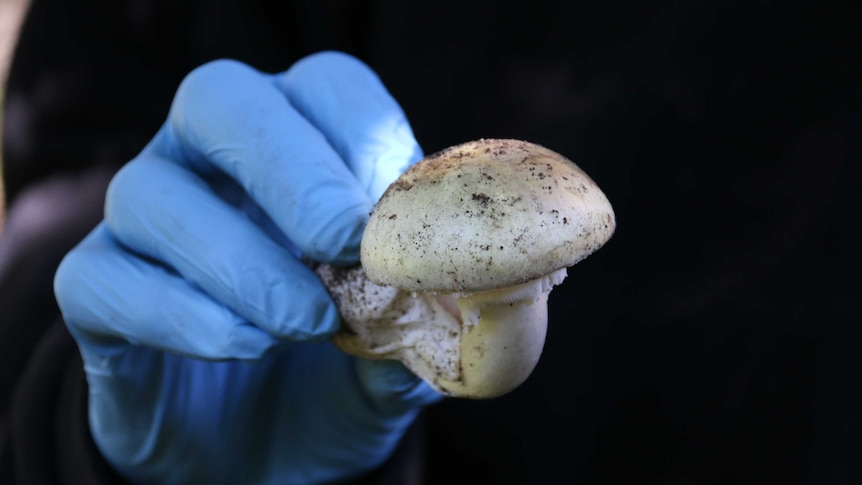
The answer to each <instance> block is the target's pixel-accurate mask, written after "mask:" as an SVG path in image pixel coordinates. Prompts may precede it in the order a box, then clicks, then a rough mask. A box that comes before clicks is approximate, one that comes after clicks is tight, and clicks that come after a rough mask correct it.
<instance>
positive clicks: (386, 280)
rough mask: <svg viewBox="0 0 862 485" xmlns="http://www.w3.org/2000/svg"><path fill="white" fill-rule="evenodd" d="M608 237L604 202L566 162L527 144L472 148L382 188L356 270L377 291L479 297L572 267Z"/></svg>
mask: <svg viewBox="0 0 862 485" xmlns="http://www.w3.org/2000/svg"><path fill="white" fill-rule="evenodd" d="M615 227H616V219H615V216H614V211H613V208H612V207H611V204H610V202H609V201H608V199H607V197H606V196H605V194H604V193H603V192H602V191H601V189H599V187H598V185H596V183H595V182H593V180H592V179H591V178H590V177H589V176H588V175H587V174H586V173H584V171H583V170H581V169H580V168H579V167H578V166H577V165H575V164H574V163H573V162H571V161H570V160H568V159H567V158H565V157H563V156H562V155H560V154H558V153H556V152H554V151H551V150H548V149H547V148H544V147H542V146H540V145H536V144H533V143H529V142H525V141H520V140H503V139H486V140H477V141H472V142H468V143H464V144H461V145H456V146H454V147H451V148H448V149H446V150H443V151H441V152H439V153H436V154H434V155H430V156H428V157H426V158H425V159H424V160H422V161H421V162H420V163H418V164H416V165H414V166H412V167H411V168H410V169H408V170H407V171H406V172H405V173H404V174H402V176H401V177H400V178H399V179H398V181H396V182H395V183H393V184H392V185H391V186H390V187H389V189H388V190H387V191H386V193H384V194H383V197H382V198H381V199H380V201H379V202H378V204H377V205H376V206H375V208H374V211H373V212H372V214H371V218H370V220H369V222H368V226H367V228H366V230H365V233H364V237H363V239H362V247H361V260H362V266H363V267H364V268H365V271H366V272H367V274H368V277H369V278H370V279H371V280H372V281H374V282H375V283H377V284H381V285H386V286H394V287H397V288H400V289H403V290H406V291H417V292H418V291H422V292H443V293H451V292H467V293H469V292H479V291H485V290H492V289H496V288H502V287H508V286H512V285H517V284H520V283H524V282H527V281H530V280H535V279H537V278H540V277H542V276H545V275H548V274H550V273H553V272H554V271H556V270H558V269H561V268H565V267H569V266H572V265H574V264H576V263H577V262H578V261H580V260H582V259H584V258H585V257H587V256H589V255H590V254H591V253H593V252H594V251H595V250H597V249H599V248H600V247H601V246H602V245H603V244H604V243H605V242H607V240H608V239H610V237H611V236H612V234H613V232H614V229H615Z"/></svg>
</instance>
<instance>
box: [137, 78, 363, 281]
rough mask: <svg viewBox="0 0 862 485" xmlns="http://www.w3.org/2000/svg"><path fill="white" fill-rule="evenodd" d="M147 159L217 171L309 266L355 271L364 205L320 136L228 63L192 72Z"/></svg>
mask: <svg viewBox="0 0 862 485" xmlns="http://www.w3.org/2000/svg"><path fill="white" fill-rule="evenodd" d="M145 152H147V153H149V154H154V155H157V156H160V157H162V158H165V159H168V160H174V161H178V162H180V163H183V164H185V165H186V166H188V167H190V168H192V169H194V170H195V171H198V172H201V173H204V174H206V173H210V172H212V171H213V170H214V168H213V167H215V170H218V171H221V172H224V173H226V174H228V175H229V176H230V177H231V178H233V179H234V180H236V181H237V182H238V183H239V185H240V186H241V187H242V188H243V190H245V192H246V193H247V194H248V195H249V196H250V197H251V198H252V199H253V200H254V201H255V202H256V204H257V205H258V206H260V207H261V208H262V209H263V210H264V211H265V212H266V214H267V215H268V216H269V217H270V218H271V219H272V221H273V222H274V223H275V224H276V226H277V227H278V228H279V229H280V230H281V231H282V232H283V233H284V234H285V235H286V236H287V237H288V238H289V239H290V240H291V241H292V242H294V243H295V244H296V245H297V247H298V248H299V249H300V250H301V251H302V252H303V253H305V254H307V255H308V256H310V257H311V258H313V259H315V260H318V261H323V262H331V263H336V264H340V263H341V264H343V263H352V262H355V261H356V259H357V258H358V254H359V242H360V239H361V237H362V230H363V227H364V222H365V221H367V219H368V213H369V212H370V210H371V207H372V205H373V204H372V202H371V200H370V199H369V197H368V195H367V194H366V193H365V191H364V189H363V187H362V186H361V185H360V184H359V183H358V182H357V179H356V177H354V176H353V175H352V174H351V173H350V170H349V169H348V168H347V166H346V165H345V163H344V161H343V160H342V159H341V157H340V156H339V154H338V153H337V152H336V151H335V150H333V148H332V147H331V146H330V145H329V143H328V141H327V139H326V137H325V136H324V135H323V134H322V133H321V132H320V131H319V130H318V129H317V128H315V127H314V126H313V125H312V124H311V123H310V122H309V121H308V120H306V119H305V118H304V117H303V116H302V115H301V114H300V113H298V112H297V111H296V110H295V109H294V108H293V107H292V106H291V105H290V103H289V102H288V101H287V100H286V99H285V97H284V94H282V93H281V92H280V91H279V90H278V89H276V88H275V87H274V86H273V83H272V79H271V77H270V76H267V75H262V74H261V73H259V72H257V71H255V70H253V69H252V68H250V67H248V66H246V65H244V64H241V63H239V62H235V61H215V62H211V63H209V64H206V65H204V66H202V67H199V68H197V69H196V70H194V71H192V72H191V73H190V74H189V75H188V76H187V77H186V78H185V80H184V81H183V82H182V84H181V85H180V87H179V89H178V90H177V94H176V96H175V98H174V102H173V105H172V107H171V112H170V114H169V116H168V121H167V123H166V126H165V127H164V128H163V129H162V130H161V131H160V133H159V134H158V136H157V137H156V138H155V139H154V140H153V142H151V143H150V145H148V146H147V148H146V150H145Z"/></svg>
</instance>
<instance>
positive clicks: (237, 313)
mask: <svg viewBox="0 0 862 485" xmlns="http://www.w3.org/2000/svg"><path fill="white" fill-rule="evenodd" d="M420 156H421V152H420V149H419V147H418V145H417V143H416V141H415V140H414V138H413V135H412V132H411V130H410V127H409V125H408V123H407V121H406V120H405V116H404V114H403V112H402V111H401V109H400V108H399V106H398V105H397V104H396V102H395V101H394V100H393V99H392V98H391V97H390V95H389V94H388V92H387V91H386V90H385V88H384V87H383V86H382V84H381V83H380V81H379V79H378V78H377V76H376V75H375V74H374V73H372V72H371V71H370V70H369V69H368V68H367V67H366V66H364V65H363V64H361V63H360V62H359V61H357V60H355V59H353V58H351V57H349V56H347V55H344V54H339V53H321V54H317V55H314V56H310V57H308V58H305V59H303V60H301V61H300V62H298V63H297V64H295V65H294V66H293V67H291V68H290V69H289V70H288V71H286V72H284V73H281V74H277V75H270V74H262V73H260V72H257V71H255V70H254V69H252V68H250V67H248V66H245V65H243V64H241V63H238V62H234V61H216V62H212V63H210V64H206V65H204V66H202V67H200V68H198V69H196V70H195V71H193V72H192V73H191V74H190V75H189V76H188V77H187V78H186V79H185V80H184V81H183V83H182V84H181V86H180V87H179V89H178V91H177V94H176V97H175V99H174V102H173V105H172V107H171V110H170V113H169V115H168V119H167V121H166V123H165V124H164V125H163V127H162V128H161V130H160V131H159V132H158V134H157V135H156V136H155V138H154V139H153V140H152V141H151V142H150V143H149V144H148V146H147V147H146V148H145V149H144V150H143V151H142V153H141V154H140V155H138V156H137V157H136V158H135V159H134V160H132V161H131V162H129V163H128V164H127V165H126V166H125V167H123V168H122V169H121V170H120V172H119V173H118V174H117V175H116V177H115V178H114V179H113V180H112V182H111V185H110V187H109V189H108V194H107V197H106V203H105V219H104V221H103V223H101V224H100V225H99V226H98V227H97V228H96V229H95V230H94V231H93V232H92V233H91V234H90V235H89V236H88V237H87V238H86V239H85V240H84V241H82V242H81V243H80V245H79V246H78V247H77V248H75V249H74V250H73V251H71V252H70V253H69V254H68V255H67V256H66V258H65V259H64V261H63V263H62V264H61V266H60V268H59V269H58V272H57V274H56V278H55V292H56V295H57V299H58V302H59V305H60V308H61V310H62V313H63V316H64V318H65V320H66V323H67V325H68V327H69V330H70V331H71V333H72V335H73V336H74V338H75V339H76V342H77V343H78V346H79V348H80V351H81V354H82V356H83V359H84V365H85V370H86V373H87V378H88V383H89V413H90V426H91V429H92V434H93V437H94V438H95V441H96V443H97V445H98V447H99V448H100V450H101V451H102V453H103V454H104V456H105V457H106V458H107V459H108V460H109V462H110V463H112V464H113V466H114V467H115V468H116V469H117V470H119V471H120V472H121V473H122V474H123V475H125V476H127V477H129V478H130V479H132V480H133V481H137V482H142V483H184V484H189V483H207V484H218V483H231V484H236V483H243V484H252V483H303V484H307V483H317V482H322V481H330V480H334V479H343V478H351V477H355V476H357V475H359V474H362V473H364V472H367V471H369V470H371V469H373V468H375V467H377V466H378V465H380V464H381V463H382V462H383V461H384V460H385V459H386V458H387V457H388V456H389V455H390V454H391V452H392V451H393V450H394V448H395V446H396V445H397V443H398V441H399V439H400V438H401V437H402V435H403V433H404V432H405V430H406V428H407V427H408V426H409V425H410V423H411V422H412V420H413V419H414V418H415V416H416V415H417V413H418V412H419V410H420V409H421V407H422V406H424V405H427V404H429V403H432V402H435V401H436V400H438V399H439V398H440V395H438V394H437V393H435V392H434V391H432V390H431V389H430V388H429V387H428V386H427V385H426V384H424V383H423V382H421V381H420V380H418V379H417V378H416V377H414V376H413V375H412V374H410V373H409V372H408V371H406V370H405V369H404V368H403V367H402V366H401V365H400V364H397V363H394V362H391V361H365V360H359V359H355V358H352V357H349V356H347V355H345V354H343V353H342V352H340V351H339V350H337V349H336V348H334V347H333V346H332V345H331V344H330V343H328V342H327V337H328V336H330V335H331V334H332V333H333V332H334V331H335V330H336V329H337V327H338V325H339V316H338V312H337V310H336V308H335V305H334V303H333V302H332V301H331V299H330V297H329V295H328V293H327V291H326V289H325V288H324V287H323V285H322V283H321V282H320V280H319V279H318V278H317V277H316V275H315V274H314V273H313V272H312V271H311V270H310V269H309V268H308V267H307V266H306V265H304V264H303V263H302V262H301V261H300V257H301V256H302V257H307V258H311V259H313V260H316V261H320V262H328V263H333V264H349V263H354V262H356V261H357V260H358V251H359V242H360V239H361V235H362V231H363V228H364V223H365V222H366V220H367V218H368V214H369V211H370V210H371V208H372V206H373V203H374V201H376V200H377V198H378V197H379V196H380V195H381V194H382V192H383V191H384V189H385V188H386V186H387V185H388V184H389V183H390V182H391V181H392V180H394V178H395V177H396V176H397V175H398V174H399V173H400V172H401V171H402V170H404V169H405V168H406V167H407V166H408V165H409V164H410V163H412V162H415V161H416V160H418V159H419V158H420Z"/></svg>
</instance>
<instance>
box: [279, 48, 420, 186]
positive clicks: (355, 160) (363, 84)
mask: <svg viewBox="0 0 862 485" xmlns="http://www.w3.org/2000/svg"><path fill="white" fill-rule="evenodd" d="M275 84H276V86H277V87H279V89H281V90H282V91H283V92H284V94H285V95H286V96H287V99H288V100H289V101H290V104H291V105H293V106H294V107H295V108H296V109H297V110H298V111H299V112H300V113H301V114H302V115H303V116H304V117H305V118H306V119H308V120H310V121H311V123H312V124H314V126H316V127H317V128H318V129H319V130H320V131H321V132H323V134H324V135H325V136H326V139H327V140H328V141H329V143H330V145H332V147H333V148H335V150H336V151H337V152H338V153H339V154H340V155H341V157H342V158H343V159H344V161H345V162H346V163H347V165H348V166H349V167H350V170H351V171H352V172H353V173H354V175H355V176H356V178H358V179H359V181H360V183H361V184H362V186H363V187H364V188H365V190H366V193H368V195H369V196H370V197H371V198H372V200H377V199H378V198H380V196H381V195H382V194H383V192H384V191H385V190H386V188H387V187H388V186H389V184H390V183H392V181H393V180H395V179H396V178H397V177H398V175H400V174H401V172H403V171H404V170H405V169H406V168H407V167H408V166H409V165H410V164H412V163H414V162H416V161H417V160H419V159H420V158H421V157H422V151H421V149H420V148H419V145H418V143H417V142H416V139H415V138H414V137H413V132H412V130H411V129H410V124H409V123H408V122H407V117H406V116H405V115H404V112H403V111H402V110H401V107H400V106H399V105H398V103H397V102H396V101H395V99H394V98H393V97H392V96H391V95H390V94H389V92H388V91H387V90H386V88H385V87H384V85H383V83H382V82H381V81H380V79H379V77H378V76H377V75H376V74H375V73H374V72H373V71H372V70H371V69H369V68H368V67H367V66H366V65H364V64H363V63H362V62H360V61H359V60H357V59H355V58H353V57H350V56H348V55H346V54H342V53H338V52H323V53H320V54H314V55H311V56H308V57H306V58H304V59H302V60H300V61H299V62H297V63H296V64H294V65H293V66H292V67H291V68H290V69H289V70H288V71H286V72H285V73H283V74H279V75H277V76H276V77H275Z"/></svg>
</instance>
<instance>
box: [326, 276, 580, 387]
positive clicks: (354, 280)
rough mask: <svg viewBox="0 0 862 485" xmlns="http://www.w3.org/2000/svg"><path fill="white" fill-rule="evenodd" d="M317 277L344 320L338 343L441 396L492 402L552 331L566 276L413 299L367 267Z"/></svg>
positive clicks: (529, 367)
mask: <svg viewBox="0 0 862 485" xmlns="http://www.w3.org/2000/svg"><path fill="white" fill-rule="evenodd" d="M317 273H318V275H319V276H320V277H321V279H322V280H323V282H324V284H325V285H326V286H327V288H328V289H329V291H330V294H331V295H332V297H333V299H334V300H335V303H336V305H337V306H338V309H339V311H340V313H341V316H342V321H343V324H342V326H341V329H340V330H339V331H338V332H337V333H336V334H335V335H334V336H333V339H332V340H333V343H334V344H335V345H336V346H337V347H338V348H340V349H341V350H342V351H344V352H346V353H348V354H351V355H354V356H357V357H363V358H370V359H396V360H398V361H400V362H402V363H403V364H404V365H405V366H406V367H407V368H408V369H410V370H411V371H412V372H413V373H415V374H416V375H417V376H419V377H420V378H422V379H423V380H424V381H426V382H427V383H428V384H429V385H431V386H432V387H433V388H434V389H436V390H437V391H439V392H441V393H443V394H446V395H449V396H455V397H467V398H474V399H482V398H491V397H497V396H500V395H503V394H505V393H508V392H510V391H512V390H514V389H515V388H517V387H518V386H519V385H521V384H522V383H523V382H524V381H525V380H526V379H527V377H529V375H530V374H531V373H532V371H533V369H534V368H535V366H536V364H537V362H538V360H539V357H540V355H541V353H542V349H543V347H544V343H545V335H546V333H547V319H548V316H547V300H548V294H549V293H550V291H551V289H552V288H553V286H554V285H557V284H559V283H560V282H561V281H562V280H563V279H564V278H565V276H566V270H565V269H561V270H558V271H556V272H554V273H552V274H551V275H548V276H545V277H544V278H540V279H538V280H534V281H532V282H528V283H525V284H523V285H518V286H515V287H511V288H504V289H500V290H493V291H490V292H481V293H475V294H451V295H435V294H432V293H418V292H417V293H411V292H406V291H403V290H399V289H397V288H394V287H390V286H381V285H377V284H375V283H374V282H372V281H371V280H370V279H368V277H367V276H366V274H365V271H364V270H363V269H362V267H361V266H354V267H351V268H338V267H333V266H330V265H321V266H319V267H318V268H317Z"/></svg>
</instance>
